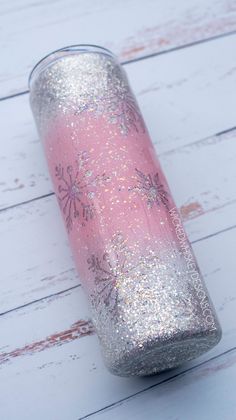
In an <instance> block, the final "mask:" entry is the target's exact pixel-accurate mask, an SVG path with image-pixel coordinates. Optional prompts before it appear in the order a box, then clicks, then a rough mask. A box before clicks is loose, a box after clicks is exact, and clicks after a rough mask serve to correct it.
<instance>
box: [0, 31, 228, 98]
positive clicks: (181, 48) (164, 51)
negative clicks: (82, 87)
mask: <svg viewBox="0 0 236 420" xmlns="http://www.w3.org/2000/svg"><path fill="white" fill-rule="evenodd" d="M235 34H236V31H230V32H226V33H223V34H220V35H214V36H211V37H209V38H205V39H201V40H198V41H193V42H190V43H187V44H183V45H179V46H176V47H172V48H167V49H166V50H163V51H157V52H155V53H151V54H146V55H143V56H141V57H136V58H133V59H130V60H127V61H121V62H120V63H121V64H122V65H123V66H127V65H128V64H133V63H137V62H139V61H143V60H148V59H151V58H154V57H157V56H159V55H164V54H169V53H171V52H175V51H179V50H183V49H186V48H190V47H194V46H197V45H200V44H204V43H207V42H211V41H215V40H217V39H220V38H225V37H229V36H232V35H235ZM29 92H30V91H29V89H27V90H23V91H22V92H17V93H13V94H12V95H7V96H2V97H0V101H6V100H8V99H12V98H16V97H18V96H22V95H27V94H29Z"/></svg>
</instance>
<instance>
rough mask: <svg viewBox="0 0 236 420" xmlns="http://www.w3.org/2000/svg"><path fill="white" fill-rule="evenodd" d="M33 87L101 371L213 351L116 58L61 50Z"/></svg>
mask: <svg viewBox="0 0 236 420" xmlns="http://www.w3.org/2000/svg"><path fill="white" fill-rule="evenodd" d="M29 85H30V102H31V107H32V111H33V115H34V118H35V121H36V125H37V129H38V132H39V136H40V138H41V140H42V143H43V146H44V150H45V153H46V157H47V162H48V167H49V172H50V175H51V178H52V182H53V185H54V189H55V193H56V196H57V200H58V203H59V205H60V208H61V213H62V216H63V218H64V222H65V228H66V230H67V232H68V237H69V242H70V245H71V248H72V251H73V255H74V260H75V264H76V266H77V269H78V273H79V277H80V279H81V282H82V285H83V288H84V290H85V291H86V293H87V295H88V298H89V302H90V307H91V317H92V321H93V324H94V327H95V330H96V332H97V335H98V337H99V340H100V343H101V347H102V353H103V356H104V360H105V363H106V365H107V367H108V369H109V370H110V371H111V372H112V373H114V374H117V375H120V376H131V375H150V374H154V373H157V372H161V371H163V370H165V369H170V368H173V367H176V366H178V365H180V364H181V363H183V362H186V361H188V360H190V359H193V358H195V357H197V356H199V355H200V354H202V353H204V352H206V351H208V350H209V349H211V348H212V347H213V346H214V345H216V344H217V342H218V341H219V340H220V337H221V328H220V325H219V322H218V319H217V316H216V313H215V310H214V307H213V305H212V302H211V300H210V297H209V295H208V292H207V289H206V287H205V284H204V281H203V279H202V276H201V274H200V271H199V268H198V265H197V262H196V259H195V257H194V255H193V252H192V248H191V245H190V243H189V241H188V239H187V237H186V233H185V231H184V228H183V226H182V223H181V220H180V216H179V213H178V210H177V208H176V206H175V204H174V201H173V198H172V196H171V192H170V190H169V188H168V185H167V182H166V179H165V176H164V174H163V172H162V169H161V167H160V163H159V161H158V159H157V157H156V154H155V150H154V147H153V145H152V142H151V140H150V137H149V134H148V130H147V127H146V126H145V123H144V121H143V118H142V114H141V112H140V109H139V106H138V104H137V102H136V99H135V97H134V94H133V93H132V90H131V88H130V86H129V82H128V80H127V76H126V73H125V71H124V68H123V67H122V66H121V64H120V63H119V61H118V59H117V58H116V56H114V55H113V54H112V53H111V52H110V51H108V50H107V49H105V48H102V47H98V46H93V45H76V46H71V47H66V48H63V49H61V50H57V51H54V52H53V53H51V54H49V55H48V56H46V57H45V58H43V59H42V60H41V61H40V62H39V63H38V64H37V65H36V66H35V68H34V69H33V70H32V72H31V75H30V80H29ZM167 118H168V116H167ZM183 188H184V187H183Z"/></svg>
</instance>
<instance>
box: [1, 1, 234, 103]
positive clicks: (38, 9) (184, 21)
mask: <svg viewBox="0 0 236 420" xmlns="http://www.w3.org/2000/svg"><path fill="white" fill-rule="evenodd" d="M235 15H236V5H235V1H234V0H227V1H226V0H224V1H222V0H191V1H190V2H189V1H186V0H184V1H179V2H173V1H172V0H165V1H161V2H158V3H157V2H156V1H155V0H146V1H145V2H142V1H136V0H119V1H114V0H112V1H110V0H93V1H92V0H87V1H86V2H85V1H83V0H77V1H75V0H68V1H67V2H66V7H65V3H64V2H62V1H59V0H58V1H41V2H35V1H33V0H20V1H19V0H13V1H11V3H10V5H9V4H8V3H7V2H4V3H3V4H2V6H1V11H0V23H1V27H2V28H3V30H4V31H3V37H2V39H1V44H2V45H1V58H2V60H1V70H0V97H6V96H8V95H13V94H16V93H19V92H22V91H24V90H25V89H27V78H28V74H29V71H30V69H31V68H32V66H33V65H34V64H35V63H36V62H37V61H38V60H39V59H41V58H42V57H43V56H44V55H45V54H47V53H49V52H50V51H53V50H55V49H57V48H61V47H63V46H66V45H71V44H76V43H92V44H98V45H103V46H106V47H108V48H110V49H112V50H113V51H114V52H115V53H116V54H118V55H119V57H120V59H121V60H132V59H136V58H138V57H140V56H142V57H143V56H145V55H148V54H154V53H159V52H163V51H166V50H169V49H173V48H175V47H180V46H184V45H186V44H191V43H193V42H199V41H202V40H206V39H209V38H211V37H215V36H219V35H222V34H225V33H228V32H232V31H235V30H236V18H235ZM45 40H46V42H45Z"/></svg>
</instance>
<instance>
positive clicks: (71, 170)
mask: <svg viewBox="0 0 236 420" xmlns="http://www.w3.org/2000/svg"><path fill="white" fill-rule="evenodd" d="M88 161H89V156H88V154H87V152H82V153H80V154H78V159H77V161H76V165H75V167H73V166H71V165H68V166H66V167H65V168H64V167H63V166H62V165H61V164H59V165H57V166H56V167H55V176H56V178H57V180H58V189H57V198H58V201H59V204H60V207H61V209H62V212H63V214H64V217H65V221H66V228H67V230H68V232H70V231H71V229H72V226H73V219H75V218H80V219H81V222H82V226H84V225H85V222H88V220H90V219H92V218H93V216H94V212H95V208H94V205H93V203H92V202H91V200H92V199H93V197H94V196H95V187H96V186H98V185H101V184H103V183H104V182H106V181H108V180H110V178H109V177H107V176H106V175H105V174H102V175H97V176H95V177H94V176H93V172H92V171H91V170H89V169H87V165H88Z"/></svg>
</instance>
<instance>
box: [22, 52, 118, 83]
mask: <svg viewBox="0 0 236 420" xmlns="http://www.w3.org/2000/svg"><path fill="white" fill-rule="evenodd" d="M63 52H65V53H67V52H69V53H71V54H76V53H78V52H79V53H82V54H83V53H97V54H105V55H109V56H110V57H114V58H115V57H116V56H115V54H113V52H112V51H110V50H109V49H107V48H105V47H102V46H100V45H96V44H72V45H68V46H66V47H62V48H58V49H56V50H54V51H51V52H50V53H48V54H46V55H45V56H44V57H43V58H41V59H40V60H39V61H38V62H37V63H36V64H35V65H34V67H33V68H32V70H31V72H30V74H29V78H28V87H29V89H30V86H31V82H32V79H33V76H34V75H35V73H37V72H40V71H41V70H42V69H43V68H44V67H47V66H48V65H49V64H50V63H51V62H53V61H54V60H56V59H60V58H62V57H63V55H62V56H61V57H60V56H59V57H54V59H53V56H54V55H55V56H56V55H57V54H58V53H63Z"/></svg>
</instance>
